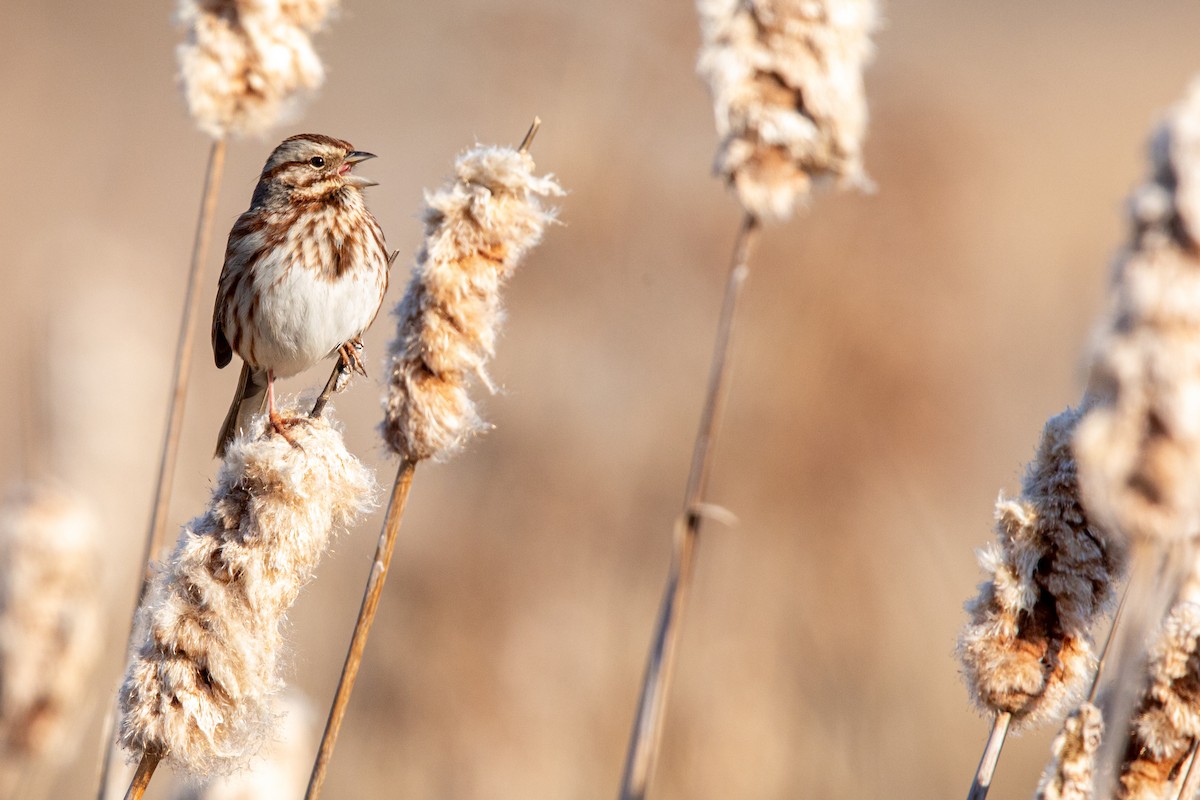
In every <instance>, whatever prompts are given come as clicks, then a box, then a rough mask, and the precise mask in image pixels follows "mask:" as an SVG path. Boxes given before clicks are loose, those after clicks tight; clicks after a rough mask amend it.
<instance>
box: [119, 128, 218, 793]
mask: <svg viewBox="0 0 1200 800" xmlns="http://www.w3.org/2000/svg"><path fill="white" fill-rule="evenodd" d="M224 166H225V139H223V138H218V139H213V143H212V147H211V148H210V149H209V153H208V169H207V170H206V171H205V174H204V190H203V193H202V195H201V200H200V217H199V219H198V220H197V221H196V238H195V240H194V241H193V242H192V262H191V266H190V267H189V268H188V285H187V294H186V295H185V296H184V300H183V317H182V318H181V319H180V322H179V339H178V341H177V342H176V345H175V374H174V376H173V378H172V389H171V406H170V411H169V413H168V416H167V430H166V433H165V434H164V435H163V444H162V456H161V458H160V459H159V463H158V482H157V484H156V486H155V490H154V505H153V506H152V508H151V512H150V528H149V530H148V531H147V532H146V547H145V549H144V550H143V552H142V575H141V583H140V584H139V586H138V593H137V600H136V601H135V602H134V604H133V607H134V610H135V612H136V610H137V608H138V607H139V606H141V604H142V600H144V599H145V597H146V590H147V589H148V588H149V586H150V578H151V571H150V567H151V564H152V563H153V562H154V559H155V557H156V556H157V555H158V552H159V550H161V549H162V542H163V533H164V532H165V531H166V528H167V512H168V511H169V510H170V505H171V486H172V484H173V483H174V480H175V462H176V461H177V460H178V456H179V441H180V438H181V435H182V433H183V411H184V406H185V405H186V402H187V387H188V378H189V376H190V374H191V367H192V345H193V343H194V342H195V340H196V319H197V312H198V311H199V307H200V298H201V296H202V295H201V294H200V289H201V284H202V283H203V279H204V262H205V261H206V260H207V259H208V246H209V242H210V241H211V239H212V227H213V216H214V212H215V211H216V208H217V196H218V194H219V193H220V189H221V173H222V171H223V170H224ZM133 619H134V618H133V617H131V618H130V621H129V634H128V636H127V637H126V644H125V652H128V651H129V645H130V643H131V642H132V640H133V626H134V622H133ZM115 725H116V715H112V716H111V717H110V722H109V725H108V726H107V727H106V729H105V741H106V742H107V746H106V747H105V750H104V763H103V765H102V766H101V768H100V788H99V791H98V793H97V797H98V798H99V800H104V798H105V797H106V796H107V793H108V776H109V773H110V772H111V771H112V760H113V753H114V751H115V750H116V736H115V732H116V729H115V727H114V726H115Z"/></svg>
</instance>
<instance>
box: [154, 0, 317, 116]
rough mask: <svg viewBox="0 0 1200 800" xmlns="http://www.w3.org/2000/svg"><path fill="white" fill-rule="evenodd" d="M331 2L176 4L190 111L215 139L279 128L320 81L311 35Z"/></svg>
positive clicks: (189, 0)
mask: <svg viewBox="0 0 1200 800" xmlns="http://www.w3.org/2000/svg"><path fill="white" fill-rule="evenodd" d="M336 5H337V2H336V0H180V4H179V12H178V19H179V24H180V25H181V26H182V27H184V28H185V29H186V30H187V39H186V41H185V42H184V43H183V44H181V45H179V48H178V51H177V56H178V59H179V71H180V76H181V79H182V81H183V90H184V96H185V97H186V99H187V104H188V109H189V111H190V112H191V114H192V117H193V118H194V119H195V120H196V123H197V124H198V125H199V126H200V128H201V129H202V130H203V131H204V132H205V133H208V134H209V135H211V136H213V137H216V138H220V137H223V136H225V135H227V134H237V135H245V134H256V133H262V132H264V131H266V130H267V129H268V128H269V127H271V126H272V125H275V124H277V123H278V122H280V121H281V117H282V116H283V115H284V114H286V112H287V111H288V110H289V108H290V106H291V104H293V103H295V102H296V100H297V95H298V93H299V92H302V91H304V90H312V89H316V88H317V87H319V86H320V85H321V83H322V82H323V81H324V79H325V71H324V68H323V67H322V66H321V59H320V58H319V57H318V56H317V54H316V51H315V50H313V46H312V42H311V41H310V39H309V36H310V34H311V33H313V32H315V31H317V30H319V29H320V27H321V25H322V24H323V23H324V20H325V18H326V17H327V16H328V15H329V13H330V12H331V11H332V10H333V9H334V8H335V7H336Z"/></svg>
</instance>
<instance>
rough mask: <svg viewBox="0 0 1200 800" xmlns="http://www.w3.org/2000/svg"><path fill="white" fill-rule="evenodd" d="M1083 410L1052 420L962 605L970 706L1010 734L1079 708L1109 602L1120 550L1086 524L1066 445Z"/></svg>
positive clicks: (999, 512)
mask: <svg viewBox="0 0 1200 800" xmlns="http://www.w3.org/2000/svg"><path fill="white" fill-rule="evenodd" d="M1084 413H1085V409H1084V408H1079V409H1068V410H1066V411H1064V412H1063V413H1061V414H1059V415H1058V416H1055V417H1052V418H1051V419H1050V420H1049V421H1048V422H1047V423H1046V427H1045V430H1044V431H1043V433H1042V441H1041V444H1040V446H1039V448H1038V453H1037V456H1036V458H1035V459H1034V461H1033V462H1032V463H1031V464H1030V465H1029V468H1028V470H1027V472H1026V474H1025V478H1024V480H1023V481H1022V486H1021V496H1020V497H1019V498H1017V499H1015V500H1005V499H1004V498H1001V499H1000V501H999V502H998V503H997V505H996V542H994V543H992V544H990V545H989V546H988V547H987V548H985V549H984V550H983V551H982V552H981V553H980V558H979V560H980V565H981V566H982V567H983V569H984V571H985V572H987V573H988V574H989V576H990V577H989V580H988V581H986V582H985V583H983V584H981V585H980V591H979V595H978V596H977V597H976V598H974V599H973V600H971V601H970V602H968V603H967V611H968V613H969V614H970V616H971V620H970V622H969V623H968V624H967V626H966V627H965V628H964V629H963V632H962V634H961V636H960V637H959V643H958V656H959V659H960V661H961V662H962V667H963V674H964V676H965V677H966V681H967V686H968V689H969V690H970V692H971V695H972V698H973V699H974V701H975V703H976V705H978V706H979V707H980V708H981V709H982V710H984V711H989V712H993V713H994V712H1001V711H1006V712H1009V713H1011V714H1012V715H1013V723H1014V726H1021V725H1027V724H1032V723H1035V722H1037V721H1040V720H1043V719H1046V718H1049V717H1053V716H1056V715H1058V714H1060V713H1062V711H1063V710H1064V709H1065V708H1066V707H1067V706H1068V705H1070V704H1073V703H1074V702H1075V701H1077V700H1078V699H1079V696H1080V694H1081V693H1082V690H1083V688H1084V685H1085V684H1086V681H1087V678H1088V677H1089V676H1090V674H1091V671H1092V666H1093V661H1094V656H1093V646H1092V639H1091V632H1090V631H1091V626H1092V623H1093V622H1094V621H1095V620H1096V619H1097V618H1098V617H1099V616H1100V615H1101V614H1103V613H1105V612H1106V611H1107V610H1108V609H1109V607H1110V606H1111V605H1112V602H1113V585H1114V583H1115V581H1116V579H1117V577H1118V576H1119V575H1120V573H1121V571H1122V570H1123V569H1124V562H1125V550H1124V548H1123V544H1122V542H1121V541H1112V540H1110V539H1109V538H1107V537H1105V536H1104V535H1103V533H1102V532H1101V531H1099V530H1097V529H1096V528H1095V527H1094V526H1092V525H1091V524H1089V521H1088V518H1087V516H1086V514H1085V513H1084V509H1083V506H1082V505H1081V504H1080V501H1079V487H1078V482H1077V479H1076V466H1075V460H1074V458H1073V456H1072V453H1071V436H1072V433H1073V432H1074V430H1075V427H1076V425H1077V424H1078V423H1079V420H1080V419H1081V418H1083V416H1084Z"/></svg>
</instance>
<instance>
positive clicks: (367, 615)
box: [304, 460, 417, 800]
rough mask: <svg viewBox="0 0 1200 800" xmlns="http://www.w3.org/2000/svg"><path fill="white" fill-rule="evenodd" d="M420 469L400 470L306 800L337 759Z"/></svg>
mask: <svg viewBox="0 0 1200 800" xmlns="http://www.w3.org/2000/svg"><path fill="white" fill-rule="evenodd" d="M416 466H417V465H416V462H414V461H408V460H405V461H402V462H401V463H400V467H399V469H397V470H396V482H395V483H394V484H393V485H392V498H391V500H390V501H389V502H388V508H387V516H386V517H385V518H384V521H383V531H382V532H381V533H380V534H379V543H378V544H377V545H376V547H375V560H374V562H373V563H372V564H371V572H370V574H369V575H368V577H367V587H366V590H365V591H364V592H363V600H362V606H361V607H360V608H359V611H358V621H357V622H355V623H354V634H353V636H351V638H350V649H349V650H348V651H347V653H346V662H345V664H344V665H343V666H342V677H341V679H340V680H339V681H338V687H337V694H336V695H335V696H334V699H333V705H332V706H331V707H330V709H329V719H328V720H327V721H326V723H325V733H324V734H323V735H322V736H321V746H320V749H319V750H318V751H317V759H316V762H315V763H314V764H313V769H312V775H311V776H310V777H309V780H308V791H307V792H306V793H305V795H304V797H305V800H315V798H318V797H320V796H321V787H322V785H323V784H324V783H325V773H326V771H327V770H328V769H329V760H330V759H331V758H332V757H333V748H334V745H335V744H337V737H338V731H340V730H341V727H342V718H343V717H345V716H346V706H347V704H348V703H349V702H350V692H352V691H353V690H354V679H355V678H356V677H357V676H358V668H359V665H360V664H362V658H363V650H364V649H365V648H366V646H367V635H368V634H369V633H370V632H371V623H372V622H374V621H375V612H376V610H377V609H378V608H379V597H380V595H381V594H382V593H383V584H384V581H385V580H386V579H387V573H388V567H389V565H390V564H391V563H392V551H393V550H394V549H395V547H396V534H397V533H398V532H399V531H400V522H401V520H402V519H403V518H404V507H405V506H406V505H407V503H408V492H409V489H411V488H412V479H413V472H414V471H415V470H416Z"/></svg>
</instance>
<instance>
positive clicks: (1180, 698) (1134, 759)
mask: <svg viewBox="0 0 1200 800" xmlns="http://www.w3.org/2000/svg"><path fill="white" fill-rule="evenodd" d="M1189 594H1190V597H1188V598H1186V599H1183V600H1182V601H1181V602H1179V603H1177V604H1176V605H1175V606H1174V608H1172V609H1171V613H1170V614H1169V615H1168V616H1167V619H1166V621H1165V622H1164V623H1163V629H1162V632H1161V634H1160V636H1159V639H1158V641H1157V642H1156V643H1155V645H1154V648H1153V649H1152V651H1151V655H1150V685H1149V687H1148V689H1147V690H1146V693H1145V695H1144V696H1143V698H1142V700H1141V702H1140V704H1139V706H1138V709H1137V711H1136V712H1135V713H1134V717H1133V724H1132V726H1131V730H1130V736H1129V743H1128V747H1127V749H1126V753H1125V760H1124V763H1123V764H1122V766H1121V776H1120V788H1119V790H1118V792H1117V796H1118V797H1120V798H1123V799H1124V800H1135V799H1136V800H1151V798H1166V797H1174V796H1175V795H1174V794H1171V793H1169V792H1170V791H1171V790H1172V788H1173V787H1174V786H1176V781H1181V780H1182V779H1183V776H1182V775H1178V774H1177V772H1178V766H1179V764H1180V763H1181V762H1182V761H1183V759H1184V757H1185V756H1186V755H1187V753H1188V751H1189V750H1190V749H1191V748H1192V747H1193V746H1194V745H1195V743H1196V741H1198V740H1200V652H1198V651H1197V640H1198V639H1200V605H1198V604H1197V603H1198V602H1200V594H1198V593H1196V592H1195V591H1192V592H1190V593H1189Z"/></svg>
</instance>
